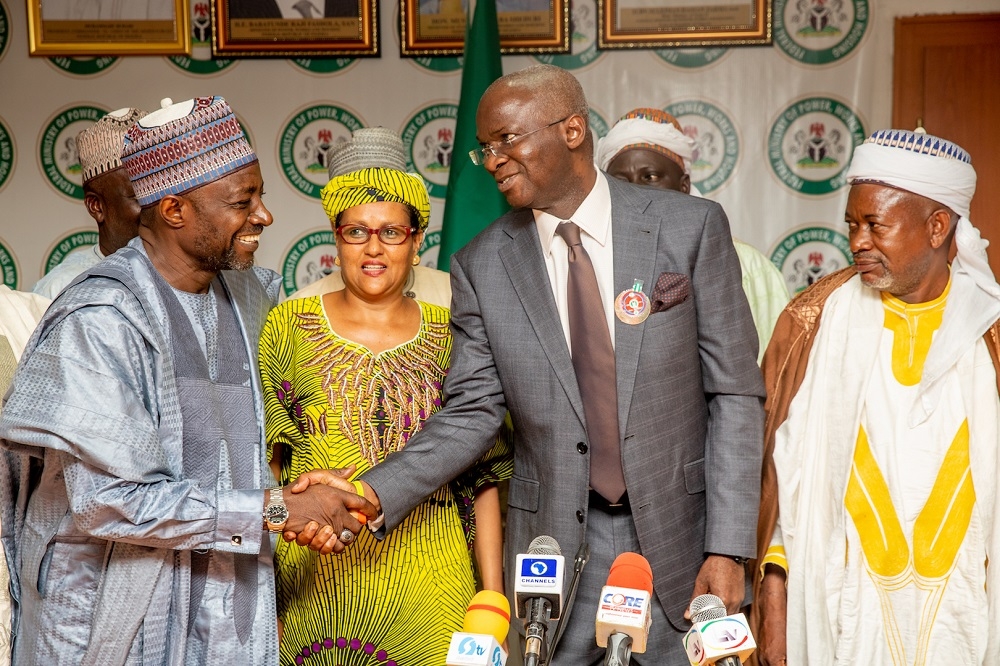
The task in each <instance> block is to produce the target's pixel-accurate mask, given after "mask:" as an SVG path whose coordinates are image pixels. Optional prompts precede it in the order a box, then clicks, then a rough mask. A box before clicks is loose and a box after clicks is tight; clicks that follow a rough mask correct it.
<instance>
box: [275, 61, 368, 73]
mask: <svg viewBox="0 0 1000 666" xmlns="http://www.w3.org/2000/svg"><path fill="white" fill-rule="evenodd" d="M355 62H357V58H293V59H292V61H291V63H292V64H293V65H295V66H296V67H299V68H301V69H304V70H306V71H307V72H312V73H313V74H333V73H335V72H339V71H340V70H342V69H346V68H347V67H350V66H351V65H353V64H354V63H355Z"/></svg>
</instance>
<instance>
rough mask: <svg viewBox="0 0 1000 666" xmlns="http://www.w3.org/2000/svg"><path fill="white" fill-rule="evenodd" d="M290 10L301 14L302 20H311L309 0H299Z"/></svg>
mask: <svg viewBox="0 0 1000 666" xmlns="http://www.w3.org/2000/svg"><path fill="white" fill-rule="evenodd" d="M292 9H294V10H295V11H297V12H298V13H299V14H302V18H312V17H313V11H314V10H313V6H312V3H311V2H309V0H299V1H298V2H296V3H295V4H294V5H292Z"/></svg>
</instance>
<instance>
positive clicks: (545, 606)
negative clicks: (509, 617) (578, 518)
mask: <svg viewBox="0 0 1000 666" xmlns="http://www.w3.org/2000/svg"><path fill="white" fill-rule="evenodd" d="M565 570H566V561H565V559H564V558H563V556H562V551H561V550H560V548H559V544H558V543H557V542H556V540H555V539H553V538H552V537H550V536H539V537H535V538H534V540H532V542H531V544H530V545H529V546H528V552H527V553H526V554H523V555H518V556H517V561H516V563H515V571H514V576H515V577H514V605H515V606H516V609H517V617H518V619H521V620H524V666H537V664H539V663H541V661H542V658H543V657H544V656H545V654H544V653H545V649H546V642H545V633H546V632H547V631H548V630H549V620H558V619H559V616H560V614H561V613H562V593H563V574H564V572H565Z"/></svg>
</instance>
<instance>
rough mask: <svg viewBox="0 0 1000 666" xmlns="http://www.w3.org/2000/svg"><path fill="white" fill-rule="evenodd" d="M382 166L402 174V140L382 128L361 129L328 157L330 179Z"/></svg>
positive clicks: (404, 157) (403, 161) (403, 150)
mask: <svg viewBox="0 0 1000 666" xmlns="http://www.w3.org/2000/svg"><path fill="white" fill-rule="evenodd" d="M373 167H384V168H388V169H396V170H397V171H406V149H405V148H403V140H402V139H401V138H399V135H398V134H396V133H395V132H393V131H392V130H391V129H388V128H385V127H362V128H360V129H357V130H354V133H353V134H351V139H350V140H349V141H345V142H344V143H342V144H340V145H339V146H338V147H337V148H335V149H334V152H333V154H332V155H331V156H330V167H329V174H330V178H336V177H337V176H343V175H344V174H345V173H350V172H352V171H358V170H360V169H371V168H373Z"/></svg>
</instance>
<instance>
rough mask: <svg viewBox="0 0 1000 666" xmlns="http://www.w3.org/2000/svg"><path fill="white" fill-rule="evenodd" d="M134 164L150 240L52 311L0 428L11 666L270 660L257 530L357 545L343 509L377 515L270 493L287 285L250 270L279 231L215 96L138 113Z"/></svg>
mask: <svg viewBox="0 0 1000 666" xmlns="http://www.w3.org/2000/svg"><path fill="white" fill-rule="evenodd" d="M122 162H123V164H124V166H125V169H126V170H127V172H128V175H129V179H130V180H131V182H132V185H133V187H134V190H135V194H136V197H137V198H138V201H139V204H140V205H141V206H142V208H143V211H142V215H141V218H140V227H139V237H138V238H137V239H134V240H132V241H131V242H130V243H129V244H128V246H126V247H125V248H123V249H122V250H121V251H119V252H117V253H116V254H115V255H114V256H112V257H109V258H108V259H106V260H105V261H104V262H102V263H101V264H99V265H97V266H95V267H93V268H91V269H90V270H88V271H87V272H86V273H84V274H83V275H82V276H81V277H79V278H78V279H77V280H76V281H75V282H74V283H72V284H71V285H70V286H69V287H67V288H66V290H65V291H63V292H62V294H60V296H59V297H58V298H57V299H56V301H55V302H54V303H53V305H52V307H50V308H49V310H48V312H47V314H46V316H45V318H44V319H43V320H42V322H41V324H40V325H39V328H38V331H37V332H36V334H35V335H34V337H33V338H32V339H31V341H30V342H29V344H28V347H27V349H26V351H25V354H24V357H23V358H22V362H21V366H20V368H19V370H18V372H17V374H16V375H15V378H14V383H13V387H12V391H11V393H10V394H9V395H8V399H7V402H6V403H5V406H4V409H3V415H2V419H0V437H2V438H3V440H4V442H3V444H4V446H5V448H6V449H7V450H8V451H9V453H7V454H6V461H7V464H6V465H4V466H3V468H4V469H3V472H4V473H3V474H2V475H0V479H2V480H3V482H4V483H3V484H0V487H2V489H3V493H2V496H0V499H2V505H0V506H2V508H3V516H2V528H3V545H4V547H5V548H6V549H7V557H8V561H9V562H10V565H11V566H10V568H11V573H12V578H13V582H12V587H11V590H12V593H13V596H14V599H15V617H14V648H13V656H14V664H15V665H21V664H55V663H59V664H95V665H97V664H101V665H103V664H144V665H149V664H156V665H159V664H164V665H165V664H252V665H254V666H256V665H268V664H276V663H277V627H276V615H275V607H274V573H273V570H272V563H271V540H270V538H269V534H268V532H267V530H268V529H270V530H271V531H281V530H282V529H288V530H289V531H298V530H301V529H302V528H303V527H304V526H305V525H307V524H308V523H309V522H310V520H314V521H315V522H317V523H318V524H320V525H324V526H325V527H324V528H323V529H325V530H328V531H331V532H332V531H336V530H341V531H343V535H342V537H341V541H350V540H351V534H350V532H354V533H356V532H357V531H358V530H359V529H360V528H361V525H360V523H358V521H357V520H355V518H353V517H352V516H350V515H349V514H348V513H347V511H345V509H344V505H343V504H342V502H344V501H346V502H347V507H348V508H353V509H361V510H363V511H367V512H368V513H369V515H370V516H371V517H373V518H374V517H375V513H374V510H373V509H372V507H370V505H366V503H365V502H364V500H362V499H361V498H359V497H358V496H357V495H348V494H347V493H341V492H340V491H336V490H334V489H332V488H329V487H324V486H313V487H310V488H309V489H308V490H306V491H305V492H302V493H300V494H292V493H291V492H284V491H283V490H282V489H274V490H272V491H265V490H262V489H263V488H266V487H268V486H272V485H274V482H273V479H272V477H271V474H270V472H269V469H268V466H267V464H266V461H265V459H264V450H265V449H264V446H263V423H262V407H261V396H260V387H259V379H258V377H257V375H256V365H255V363H254V360H253V359H255V358H256V354H257V342H258V336H259V332H260V327H261V325H262V324H263V322H264V319H265V316H266V314H267V311H268V310H269V308H270V307H271V306H272V305H273V303H274V302H275V301H276V298H277V295H278V276H277V275H275V274H274V273H272V272H270V271H266V270H263V269H259V268H253V269H252V270H250V269H251V268H252V266H253V255H254V251H255V250H256V249H257V246H258V242H259V239H260V234H261V232H262V231H263V230H264V228H265V227H267V226H268V225H270V224H271V221H272V218H271V214H270V213H269V212H268V210H267V208H265V207H264V204H263V202H262V200H261V196H262V194H263V191H262V190H263V181H262V179H261V174H260V168H259V166H258V164H257V158H256V155H254V152H253V150H252V149H251V147H250V145H249V143H248V142H247V140H246V137H245V135H244V134H243V131H242V129H241V128H240V126H239V123H238V122H237V121H236V117H235V115H234V114H233V112H232V110H231V109H230V108H229V106H228V105H227V104H226V102H225V100H223V99H222V98H220V97H215V98H212V97H205V98H198V99H194V100H189V101H187V102H182V103H180V104H175V105H171V106H167V107H165V108H163V109H161V110H159V111H157V112H155V113H152V114H150V115H148V116H146V117H145V118H143V119H142V120H141V121H139V122H138V123H137V124H136V125H133V126H132V128H131V129H129V130H128V132H127V133H126V136H125V145H124V148H123V152H122ZM314 490H320V491H321V492H319V493H315V492H313V491H314ZM336 494H342V495H343V497H340V498H337V497H336ZM335 499H336V500H337V501H334V500H335ZM334 507H340V508H339V509H334ZM262 511H263V516H264V517H262ZM349 531H350V532H349ZM345 535H346V536H345ZM338 545H339V549H342V548H343V544H342V543H338Z"/></svg>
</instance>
